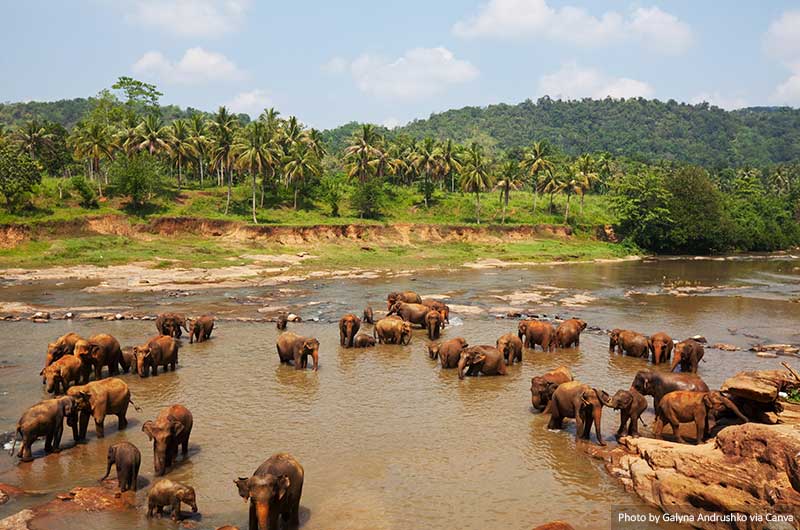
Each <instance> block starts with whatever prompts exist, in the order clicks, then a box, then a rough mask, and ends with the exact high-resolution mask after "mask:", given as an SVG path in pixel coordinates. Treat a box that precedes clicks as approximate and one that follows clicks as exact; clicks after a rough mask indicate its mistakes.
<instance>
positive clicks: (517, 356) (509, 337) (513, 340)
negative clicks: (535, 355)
mask: <svg viewBox="0 0 800 530" xmlns="http://www.w3.org/2000/svg"><path fill="white" fill-rule="evenodd" d="M495 345H496V346H497V349H498V350H500V351H501V352H502V353H503V357H504V358H505V360H506V362H507V363H508V364H509V365H512V364H514V361H519V362H522V340H521V339H520V338H519V337H517V336H516V335H514V334H513V333H506V334H505V335H502V336H501V337H500V338H499V339H497V342H496V343H495Z"/></svg>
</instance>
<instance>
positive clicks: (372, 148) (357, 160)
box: [344, 123, 381, 184]
mask: <svg viewBox="0 0 800 530" xmlns="http://www.w3.org/2000/svg"><path fill="white" fill-rule="evenodd" d="M380 142H381V138H380V135H379V134H378V133H377V132H376V131H375V126H374V125H371V124H368V123H367V124H364V125H362V126H361V128H360V129H359V130H358V131H356V132H355V133H354V134H353V137H352V138H351V139H350V145H348V146H347V148H346V149H345V150H344V159H345V161H346V162H347V175H348V176H349V177H351V178H352V177H357V178H358V181H359V182H361V183H362V184H363V183H364V182H366V181H367V179H368V178H369V175H370V174H371V172H372V167H371V162H372V160H373V159H374V158H375V157H376V156H377V153H378V145H380Z"/></svg>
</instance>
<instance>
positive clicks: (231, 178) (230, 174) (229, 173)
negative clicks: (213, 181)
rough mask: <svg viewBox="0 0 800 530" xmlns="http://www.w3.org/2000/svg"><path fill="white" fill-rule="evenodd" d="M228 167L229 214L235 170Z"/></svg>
mask: <svg viewBox="0 0 800 530" xmlns="http://www.w3.org/2000/svg"><path fill="white" fill-rule="evenodd" d="M227 169H228V171H227V173H228V198H227V199H226V201H225V215H228V209H229V208H230V206H231V188H232V187H233V171H231V168H227ZM223 173H225V171H224V170H223Z"/></svg>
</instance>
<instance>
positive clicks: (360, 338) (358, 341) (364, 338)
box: [353, 333, 375, 348]
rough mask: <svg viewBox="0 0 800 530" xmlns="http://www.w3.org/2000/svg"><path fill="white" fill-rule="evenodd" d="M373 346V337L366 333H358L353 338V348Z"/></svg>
mask: <svg viewBox="0 0 800 530" xmlns="http://www.w3.org/2000/svg"><path fill="white" fill-rule="evenodd" d="M373 346H375V338H374V337H370V336H369V335H367V334H366V333H359V334H358V335H356V338H355V339H354V340H353V347H354V348H371V347H373Z"/></svg>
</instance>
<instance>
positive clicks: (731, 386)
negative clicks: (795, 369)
mask: <svg viewBox="0 0 800 530" xmlns="http://www.w3.org/2000/svg"><path fill="white" fill-rule="evenodd" d="M791 377H792V376H791V375H789V373H788V372H786V371H785V370H759V371H757V372H739V373H738V374H736V375H734V376H733V377H730V378H728V379H726V380H725V382H724V383H722V386H721V387H720V389H721V390H722V391H723V392H727V393H728V394H730V395H732V396H734V397H738V398H742V399H748V400H752V401H758V402H759V403H772V402H773V401H775V400H776V399H778V392H780V391H781V390H782V388H783V386H784V384H785V382H786V381H787V380H789V379H790V378H791Z"/></svg>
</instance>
